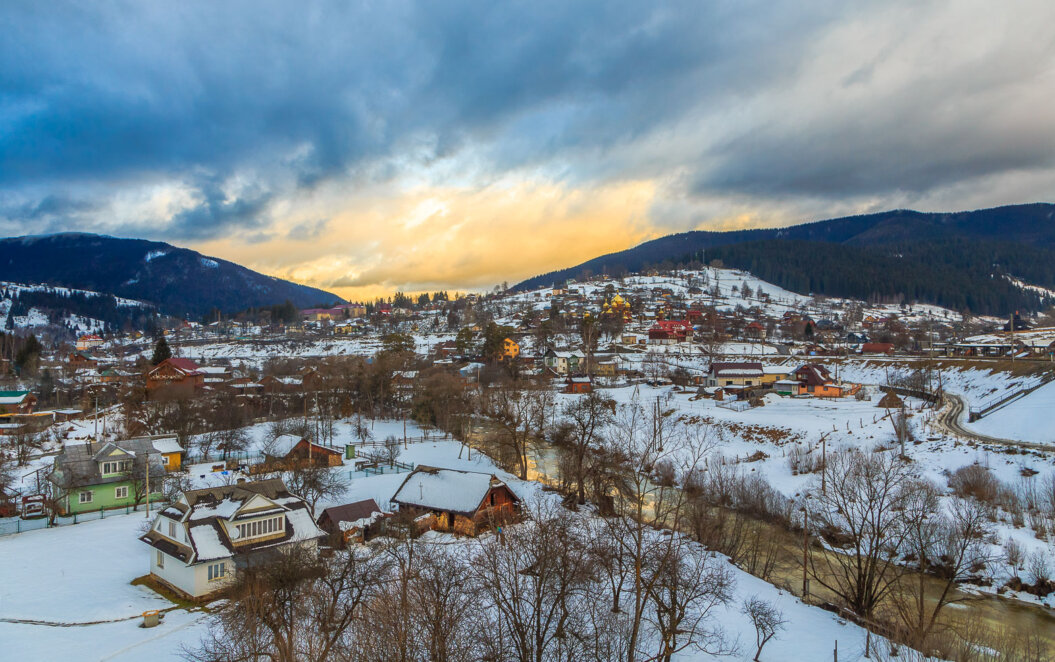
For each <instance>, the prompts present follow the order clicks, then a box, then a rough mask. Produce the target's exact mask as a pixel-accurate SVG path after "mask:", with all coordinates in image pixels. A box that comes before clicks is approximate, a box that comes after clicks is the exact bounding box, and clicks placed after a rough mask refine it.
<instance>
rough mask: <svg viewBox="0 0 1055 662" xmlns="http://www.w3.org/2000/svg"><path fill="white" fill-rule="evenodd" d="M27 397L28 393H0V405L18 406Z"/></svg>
mask: <svg viewBox="0 0 1055 662" xmlns="http://www.w3.org/2000/svg"><path fill="white" fill-rule="evenodd" d="M27 397H29V391H0V405H18V404H22V402H23V401H24V400H25V399H26V398H27Z"/></svg>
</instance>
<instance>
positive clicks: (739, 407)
mask: <svg viewBox="0 0 1055 662" xmlns="http://www.w3.org/2000/svg"><path fill="white" fill-rule="evenodd" d="M717 404H718V406H719V407H721V408H723V409H731V410H733V411H747V410H748V409H750V408H751V403H750V402H748V401H747V400H725V401H722V402H718V403H717Z"/></svg>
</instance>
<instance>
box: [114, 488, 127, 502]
mask: <svg viewBox="0 0 1055 662" xmlns="http://www.w3.org/2000/svg"><path fill="white" fill-rule="evenodd" d="M121 490H124V494H122V493H121ZM127 498H128V486H127V485H119V486H118V487H115V488H114V499H127Z"/></svg>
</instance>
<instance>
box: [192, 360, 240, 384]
mask: <svg viewBox="0 0 1055 662" xmlns="http://www.w3.org/2000/svg"><path fill="white" fill-rule="evenodd" d="M198 371H199V372H201V373H202V376H203V377H202V382H203V383H204V385H205V386H208V387H210V388H216V387H217V386H222V385H223V384H226V383H227V382H229V381H231V379H232V378H233V377H234V373H233V372H232V371H231V369H230V368H228V367H227V366H222V365H209V366H205V365H202V366H198Z"/></svg>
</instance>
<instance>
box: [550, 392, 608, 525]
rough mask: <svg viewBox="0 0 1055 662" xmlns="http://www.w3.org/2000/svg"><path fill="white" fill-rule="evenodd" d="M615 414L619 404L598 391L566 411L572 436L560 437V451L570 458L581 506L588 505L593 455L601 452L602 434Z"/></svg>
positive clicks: (571, 404) (566, 420) (578, 500)
mask: <svg viewBox="0 0 1055 662" xmlns="http://www.w3.org/2000/svg"><path fill="white" fill-rule="evenodd" d="M614 410H615V401H614V400H612V399H611V398H608V397H605V396H603V395H601V394H599V393H598V392H596V391H594V392H591V393H589V394H587V395H585V396H583V397H580V398H576V399H575V400H572V401H571V402H570V403H568V404H567V405H565V407H564V408H563V410H562V414H563V415H564V418H563V422H565V423H567V424H568V428H567V429H568V431H569V434H566V435H561V436H560V439H561V440H562V442H563V443H562V444H561V446H560V447H559V450H560V452H562V453H563V454H565V455H567V456H568V459H569V464H570V465H571V466H570V470H571V473H572V476H571V478H572V482H573V483H574V485H575V490H576V500H577V503H579V504H580V505H582V504H584V503H586V484H587V478H588V477H587V473H588V472H589V470H590V466H589V461H588V460H589V455H590V454H591V452H593V451H595V450H596V449H597V448H598V445H599V439H598V434H599V433H600V432H601V431H602V430H603V429H604V428H605V426H606V425H608V424H609V423H610V422H611V421H612V417H613V412H614Z"/></svg>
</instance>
